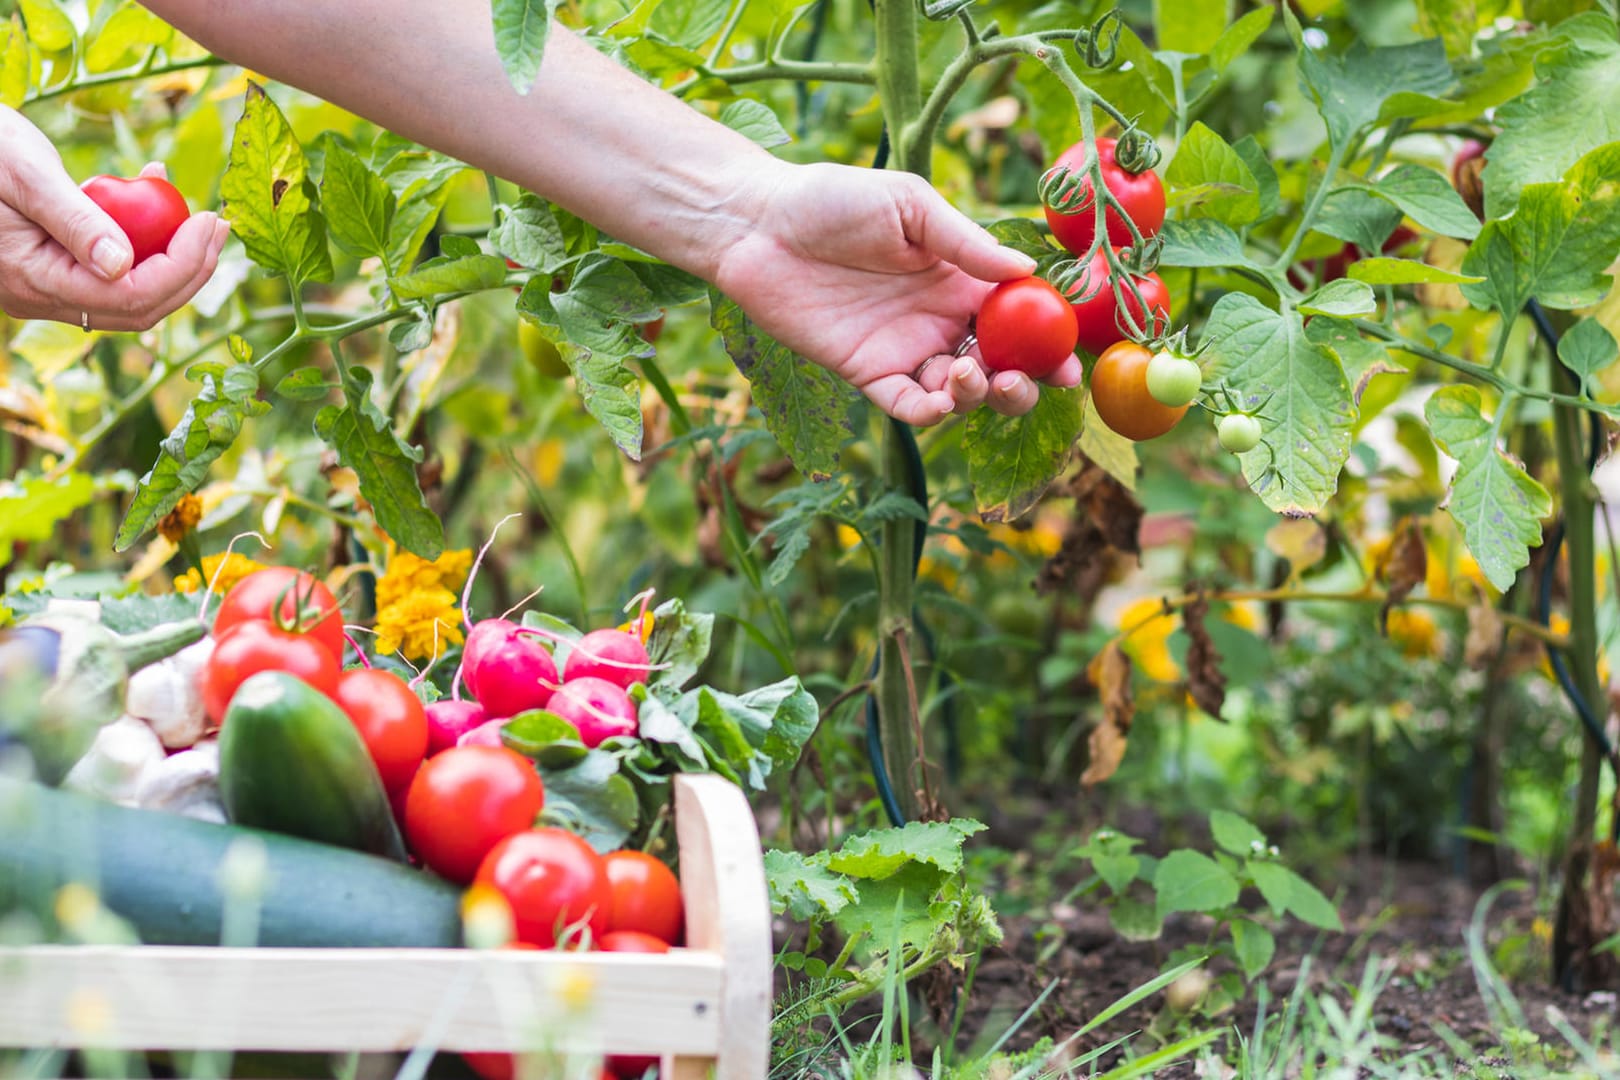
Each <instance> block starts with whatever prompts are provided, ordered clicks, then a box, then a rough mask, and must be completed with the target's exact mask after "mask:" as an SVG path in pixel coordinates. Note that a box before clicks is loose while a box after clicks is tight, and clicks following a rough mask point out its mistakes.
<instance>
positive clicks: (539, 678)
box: [462, 619, 557, 719]
mask: <svg viewBox="0 0 1620 1080" xmlns="http://www.w3.org/2000/svg"><path fill="white" fill-rule="evenodd" d="M497 621H500V622H504V620H491V619H486V620H484V621H483V622H481V623H479V624H478V626H475V627H473V634H474V635H475V634H477V633H478V631H479V628H480V627H484V626H488V625H489V624H490V623H491V622H497ZM506 625H507V626H509V627H512V629H510V630H508V631H506V632H505V633H504V635H502V634H501V630H500V628H499V627H497V628H496V629H495V630H492V631H490V632H489V633H488V634H486V636H485V637H483V638H480V639H479V641H478V643H477V648H476V649H475V648H474V647H473V645H474V642H473V636H472V635H468V638H467V649H466V651H465V653H464V654H463V656H462V670H463V672H464V674H465V678H466V681H467V687H468V689H470V690H471V691H472V692H473V695H474V696H475V697H477V698H478V703H479V704H480V705H482V706H483V707H484V713H485V715H487V716H489V717H490V718H492V719H505V718H507V717H512V716H516V715H517V714H518V713H520V712H526V711H527V710H529V709H543V708H545V707H546V703H547V702H549V701H550V700H551V694H552V691H554V690H556V689H557V664H556V661H554V660H552V658H551V653H549V652H547V651H546V647H545V646H544V645H542V644H541V643H540V642H539V641H538V640H536V639H535V638H534V636H533V635H530V634H523V633H519V632H518V629H517V627H516V626H514V625H513V624H511V623H506ZM496 635H501V636H496Z"/></svg>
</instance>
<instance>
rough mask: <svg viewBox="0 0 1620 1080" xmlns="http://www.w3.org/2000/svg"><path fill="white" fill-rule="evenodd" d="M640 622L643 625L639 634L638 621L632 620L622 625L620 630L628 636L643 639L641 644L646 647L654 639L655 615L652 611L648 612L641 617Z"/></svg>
mask: <svg viewBox="0 0 1620 1080" xmlns="http://www.w3.org/2000/svg"><path fill="white" fill-rule="evenodd" d="M639 621H640V623H641V629H640V631H639V632H638V631H637V629H636V622H637V620H636V619H631V620H630V621H629V622H622V623H620V624H619V629H620V630H623V631H624V632H625V633H627V634H635V635H636V636H637V637H639V638H640V639H641V643H642V644H643V645H645V644H647V642H648V641H649V640H650V639H651V638H652V632H653V613H652V612H650V611H649V612H647V613H646V614H644V615H642V616H641V617H640V620H639Z"/></svg>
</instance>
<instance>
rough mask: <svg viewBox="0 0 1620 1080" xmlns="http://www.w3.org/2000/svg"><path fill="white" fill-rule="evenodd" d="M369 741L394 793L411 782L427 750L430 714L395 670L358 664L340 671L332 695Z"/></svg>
mask: <svg viewBox="0 0 1620 1080" xmlns="http://www.w3.org/2000/svg"><path fill="white" fill-rule="evenodd" d="M332 697H333V700H335V701H336V702H337V703H338V704H339V705H341V706H343V711H344V712H346V713H348V714H349V719H350V720H353V721H354V726H355V727H357V728H359V729H360V737H361V738H362V739H364V740H366V749H367V750H369V751H370V752H371V760H372V761H374V762H376V764H377V773H378V775H380V776H381V777H382V782H383V787H385V788H387V789H388V790H389V791H390V792H393V791H400V790H403V789H405V788H407V787H409V786H410V783H411V778H412V777H414V776H415V775H416V770H417V767H418V766H420V765H421V764H422V756H423V755H424V754H426V753H427V742H428V722H427V713H426V712H424V711H423V710H422V699H421V698H419V697H417V696H416V692H415V691H414V690H412V689H411V688H410V687H409V686H408V685H406V683H405V680H404V679H402V678H400V677H399V676H398V675H395V674H394V673H393V672H392V671H384V670H382V669H381V668H371V669H369V670H367V669H365V668H356V669H355V670H353V671H345V672H344V673H343V674H342V675H340V676H338V684H337V693H335V694H333V695H332Z"/></svg>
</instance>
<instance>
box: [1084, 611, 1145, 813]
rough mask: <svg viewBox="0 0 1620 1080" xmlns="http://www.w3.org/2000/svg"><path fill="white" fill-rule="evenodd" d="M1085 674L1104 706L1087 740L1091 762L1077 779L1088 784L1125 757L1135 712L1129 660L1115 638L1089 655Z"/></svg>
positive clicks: (1103, 776)
mask: <svg viewBox="0 0 1620 1080" xmlns="http://www.w3.org/2000/svg"><path fill="white" fill-rule="evenodd" d="M1086 674H1087V676H1089V677H1090V679H1091V682H1092V685H1094V686H1095V687H1096V688H1097V696H1098V697H1099V698H1100V699H1101V700H1102V709H1103V715H1102V719H1101V720H1099V721H1098V722H1097V726H1096V727H1094V728H1092V729H1091V736H1090V738H1089V739H1088V740H1087V745H1088V746H1089V747H1090V748H1091V762H1090V764H1088V765H1087V766H1086V771H1085V772H1083V773H1081V774H1080V782H1081V783H1082V784H1084V785H1086V786H1087V787H1091V786H1092V785H1094V784H1100V783H1102V782H1103V781H1104V780H1107V779H1108V778H1109V777H1110V776H1113V775H1114V772H1115V770H1117V769H1118V768H1119V763H1120V762H1121V761H1123V760H1124V759H1125V745H1126V742H1127V740H1128V739H1129V737H1130V733H1131V721H1132V720H1133V719H1134V718H1135V716H1136V701H1135V699H1134V698H1133V697H1132V696H1131V660H1130V657H1128V656H1126V655H1125V651H1124V650H1123V649H1121V648H1120V647H1119V642H1118V641H1111V642H1109V643H1108V645H1107V646H1106V647H1105V648H1104V649H1103V651H1102V652H1100V653H1098V654H1097V655H1096V656H1094V657H1093V658H1092V660H1091V663H1090V664H1089V665H1088V666H1087V667H1086Z"/></svg>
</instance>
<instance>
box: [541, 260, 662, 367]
mask: <svg viewBox="0 0 1620 1080" xmlns="http://www.w3.org/2000/svg"><path fill="white" fill-rule="evenodd" d="M531 285H532V286H534V287H535V288H539V287H540V286H541V285H544V286H545V291H548V292H549V283H545V282H541V283H538V284H536V283H531ZM528 291H529V290H527V289H526V290H525V292H526V293H527V292H528ZM549 297H550V301H551V306H552V308H553V309H554V310H555V311H556V313H557V322H558V324H559V325H561V326H562V328H563V332H564V333H565V334H567V335H568V340H569V341H571V342H573V343H574V344H576V345H583V346H585V347H586V348H588V349H591V350H593V351H596V352H610V353H613V354H614V355H616V356H619V357H625V356H630V355H633V354H635V353H637V352H641V351H644V350H645V349H646V343H645V342H643V341H641V340H640V339H639V338H637V336H636V333H635V330H634V325H635V324H638V323H644V322H651V321H652V320H654V319H656V318H658V316H659V314H660V313H661V312H660V308H659V306H658V304H657V302H655V301H654V300H653V297H652V294H651V293H649V292H648V291H647V287H646V286H645V285H643V284H642V283H641V279H640V278H638V277H637V276H636V275H635V273H634V272H633V271H632V270H631V269H630V267H629V265H628V264H626V263H624V262H623V261H621V260H619V259H612V258H607V257H605V256H600V255H592V256H589V257H587V258H586V259H585V260H583V261H582V262H581V263H580V265H579V269H578V271H577V272H576V273H575V274H574V279H573V281H571V282H569V285H568V288H567V290H566V291H564V292H560V293H550V294H549ZM522 299H523V301H524V302H525V303H528V302H529V301H531V300H534V299H537V298H535V297H531V296H528V295H525V296H524V297H523V298H522ZM521 306H522V305H520V307H521Z"/></svg>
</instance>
